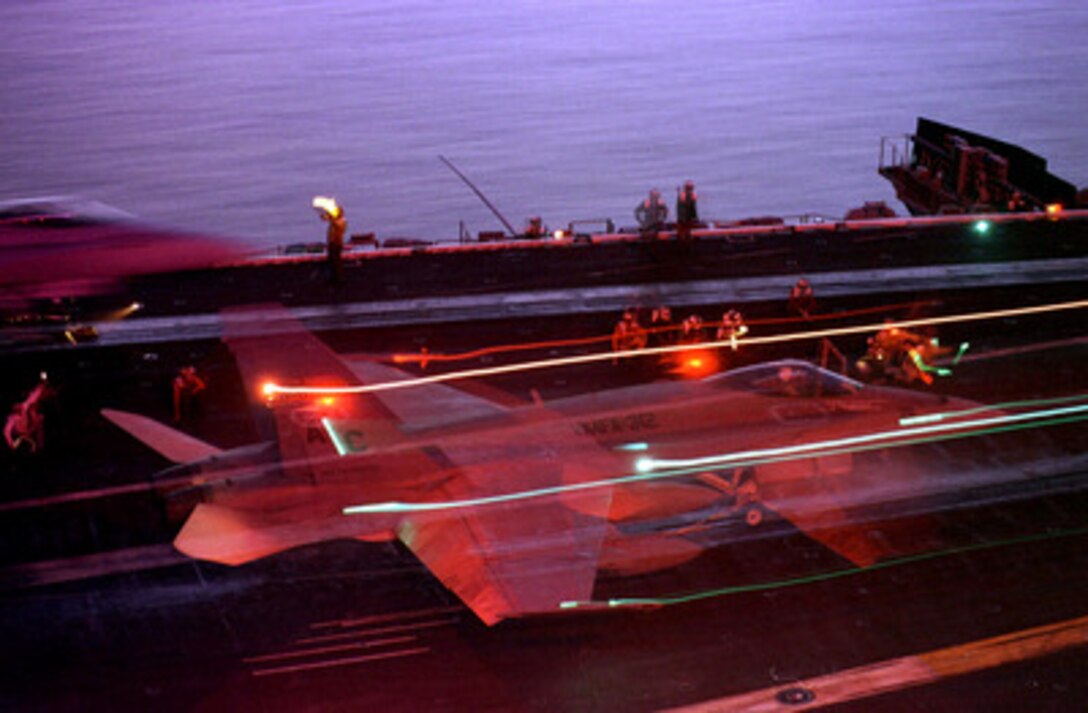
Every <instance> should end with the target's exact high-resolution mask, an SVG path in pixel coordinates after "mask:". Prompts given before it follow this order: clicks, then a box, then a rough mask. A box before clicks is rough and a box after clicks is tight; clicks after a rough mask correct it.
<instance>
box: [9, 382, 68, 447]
mask: <svg viewBox="0 0 1088 713" xmlns="http://www.w3.org/2000/svg"><path fill="white" fill-rule="evenodd" d="M55 395H56V392H55V391H54V390H53V387H52V386H51V385H50V384H49V379H48V377H47V376H46V374H45V372H44V371H43V372H42V375H41V380H40V381H39V382H38V385H37V386H35V387H34V388H33V389H32V390H31V392H30V394H29V395H27V397H26V399H24V400H23V401H21V402H19V403H17V404H15V405H14V406H13V407H12V409H11V413H10V414H8V418H7V421H6V422H5V423H4V440H5V441H7V444H8V447H9V448H11V450H13V451H15V452H16V453H19V452H26V453H37V452H38V451H40V450H42V448H43V447H44V446H45V409H46V408H47V402H49V401H50V400H51V399H52V398H53V397H54V396H55Z"/></svg>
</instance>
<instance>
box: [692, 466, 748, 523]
mask: <svg viewBox="0 0 1088 713" xmlns="http://www.w3.org/2000/svg"><path fill="white" fill-rule="evenodd" d="M696 477H697V478H698V479H699V480H700V481H702V482H703V483H706V484H707V485H709V486H710V487H712V488H714V489H715V490H719V491H721V492H722V493H724V494H725V495H726V496H728V497H730V498H732V499H733V502H732V504H731V506H730V508H729V513H730V514H733V513H740V514H742V515H743V516H744V521H745V522H746V523H747V524H748V525H749V526H750V527H757V526H758V525H759V524H761V523H762V522H763V508H762V507H761V506H760V500H759V485H758V484H757V483H756V478H755V469H754V468H735V469H734V470H733V471H732V472H730V473H728V474H727V475H724V476H723V475H721V474H718V473H711V472H707V473H700V474H699V475H697V476H696Z"/></svg>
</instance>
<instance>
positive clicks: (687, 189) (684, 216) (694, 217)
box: [676, 180, 699, 240]
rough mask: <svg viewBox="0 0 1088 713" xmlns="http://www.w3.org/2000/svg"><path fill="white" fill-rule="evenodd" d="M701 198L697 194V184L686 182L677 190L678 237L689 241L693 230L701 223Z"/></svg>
mask: <svg viewBox="0 0 1088 713" xmlns="http://www.w3.org/2000/svg"><path fill="white" fill-rule="evenodd" d="M698 201H699V197H698V195H696V193H695V182H694V181H690V180H689V181H684V186H683V188H678V189H677V190H676V237H677V238H679V239H681V240H687V239H688V238H690V237H691V229H692V228H693V227H695V224H696V223H697V222H698V221H699V205H698Z"/></svg>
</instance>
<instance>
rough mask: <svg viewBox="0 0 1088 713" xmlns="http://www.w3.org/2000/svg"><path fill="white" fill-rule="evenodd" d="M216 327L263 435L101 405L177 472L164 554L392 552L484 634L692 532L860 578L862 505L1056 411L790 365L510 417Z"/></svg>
mask: <svg viewBox="0 0 1088 713" xmlns="http://www.w3.org/2000/svg"><path fill="white" fill-rule="evenodd" d="M224 334H225V337H224V338H225V340H226V342H227V343H228V344H229V346H230V348H231V349H232V351H233V353H234V356H235V358H236V361H237V364H238V367H239V369H240V371H241V373H242V375H243V377H244V380H245V382H246V387H247V389H248V390H249V391H250V393H251V394H252V395H253V398H254V403H255V404H256V405H257V406H258V407H259V408H260V409H264V413H265V414H266V415H267V416H268V417H269V420H270V421H271V422H273V423H274V438H273V439H272V440H270V441H269V442H268V443H266V444H263V445H255V446H252V447H247V448H245V449H241V450H238V451H232V452H223V451H220V450H219V449H217V448H215V447H214V446H212V445H210V444H206V443H203V442H201V441H198V440H196V439H194V438H191V437H189V436H187V435H185V434H182V433H179V432H177V431H175V430H173V429H170V428H169V427H167V426H164V425H161V424H158V423H156V422H154V421H152V420H150V419H147V418H145V417H142V416H138V415H135V414H129V413H124V412H120V411H114V410H104V411H103V413H104V415H105V416H106V417H107V418H108V419H109V420H111V421H112V422H113V423H115V424H117V425H118V426H120V427H121V428H123V429H125V430H126V431H128V432H129V433H130V434H132V435H133V436H135V437H137V438H138V439H140V440H141V441H143V442H144V443H146V444H147V445H148V446H150V447H152V448H154V449H155V450H157V451H158V452H160V453H161V454H162V455H164V456H165V457H166V458H168V459H170V460H172V461H174V462H176V463H179V464H180V465H178V466H176V467H174V468H172V469H168V470H167V471H164V472H163V473H162V474H161V475H160V482H162V483H163V484H164V486H166V485H170V486H171V487H174V488H175V489H178V490H181V491H184V492H188V493H189V494H190V495H192V494H196V495H197V496H198V499H199V500H200V502H199V504H197V505H196V506H195V509H193V510H192V513H191V515H189V516H188V519H187V520H186V522H185V524H184V526H183V527H182V528H181V530H180V532H179V534H178V535H177V537H176V539H175V541H174V544H175V546H176V548H177V549H178V550H180V551H181V552H183V553H185V554H187V555H189V556H191V557H194V558H198V559H202V560H209V561H213V562H218V563H223V564H228V565H241V564H243V563H246V562H250V561H253V560H256V559H258V558H262V557H266V556H269V555H273V554H275V553H278V552H283V551H285V550H288V549H290V548H295V547H299V546H303V545H308V544H313V543H318V542H322V541H326V540H331V539H337V538H356V539H359V540H362V541H367V542H383V541H392V540H397V541H400V542H401V543H403V545H404V546H405V547H406V548H407V549H408V550H410V551H411V552H412V553H413V554H414V555H415V557H417V558H418V560H419V561H420V562H421V563H422V564H423V565H425V566H426V568H427V569H428V570H429V571H430V572H431V573H432V574H433V575H434V576H435V577H437V579H438V580H440V581H441V582H442V583H443V584H444V585H445V586H446V587H447V588H448V589H449V590H450V591H451V592H452V593H453V594H455V595H456V596H457V597H458V598H459V599H460V600H461V601H462V602H463V603H464V604H465V605H466V606H467V607H468V608H470V609H471V610H472V611H473V612H474V613H475V614H476V615H477V616H478V617H479V619H480V620H482V621H483V622H485V623H486V624H488V625H493V624H496V623H498V622H500V621H502V620H504V619H510V618H515V617H524V616H529V615H537V614H547V613H559V612H563V611H567V610H570V609H573V608H578V607H577V605H578V604H579V603H585V602H592V601H593V591H594V585H595V582H596V581H597V577H598V574H599V573H602V572H614V573H619V574H621V575H625V574H632V573H641V572H649V571H657V570H661V569H664V568H668V567H673V566H676V565H678V564H680V563H683V562H687V561H689V560H692V559H693V558H695V557H697V556H699V554H700V553H701V552H703V551H704V550H705V549H706V547H707V541H706V539H705V538H702V539H701V538H700V537H699V535H700V533H704V534H705V532H706V531H708V530H715V529H716V528H718V529H720V526H721V525H723V524H724V523H731V524H732V525H735V527H733V528H732V529H731V530H729V531H732V532H735V531H736V530H737V529H738V528H739V529H740V530H741V531H745V530H751V531H756V530H758V529H759V528H762V527H766V526H767V523H768V522H770V520H772V519H773V520H775V521H777V522H786V523H789V524H791V525H792V526H793V527H795V528H796V529H797V530H800V531H801V532H803V533H805V534H806V535H808V536H809V537H811V538H813V539H814V540H816V541H817V542H819V543H822V544H823V545H825V546H826V547H828V548H830V550H832V551H833V552H835V553H837V554H838V555H839V556H841V557H842V558H844V560H848V561H849V562H850V563H852V564H853V565H856V566H861V567H864V566H869V565H872V564H873V563H876V562H878V561H879V560H881V558H884V557H888V556H891V555H895V554H900V552H898V551H896V550H895V547H894V546H893V545H892V544H891V543H889V542H888V541H887V539H885V538H882V537H881V536H880V532H879V527H878V526H876V525H874V524H873V522H872V521H871V520H867V519H865V518H864V517H862V516H861V515H859V513H862V512H863V511H865V509H866V508H871V507H873V506H878V507H886V506H887V505H888V504H889V503H895V502H906V501H908V500H911V499H916V498H918V497H921V496H924V495H926V494H927V493H933V492H940V491H942V490H947V489H949V488H964V487H968V486H970V485H972V484H978V483H980V482H989V481H990V480H992V479H995V478H1004V479H1009V478H1017V477H1024V473H1023V471H1021V470H1019V469H1016V468H1013V469H1012V470H1010V471H1009V472H1001V471H1002V468H1003V467H1004V466H1001V465H995V464H992V463H991V464H989V465H988V466H987V467H986V468H985V469H979V468H975V467H973V466H970V465H964V464H966V463H969V462H971V460H972V459H971V457H966V458H964V459H963V463H961V464H959V465H956V466H955V467H950V466H949V463H948V458H949V457H954V456H955V453H954V448H953V449H952V451H949V450H948V449H947V448H945V449H944V450H943V451H942V453H941V455H940V457H941V458H943V459H944V460H943V461H942V462H941V464H940V469H938V468H937V466H935V462H936V461H934V460H932V458H933V457H935V456H934V455H933V454H932V453H930V452H929V451H927V448H929V447H930V445H929V444H932V443H934V442H939V443H942V444H950V443H951V444H954V443H956V442H958V441H960V439H964V438H967V437H974V438H983V439H984V438H987V437H989V435H988V434H991V433H993V432H994V431H996V430H997V429H999V428H1002V427H1005V426H1007V424H1008V423H1010V421H1009V420H1010V419H1011V420H1012V421H1011V422H1015V423H1018V424H1032V423H1036V424H1040V425H1041V424H1043V423H1046V422H1048V421H1047V420H1048V419H1050V420H1052V421H1053V420H1055V419H1058V418H1067V417H1068V415H1067V414H1064V413H1063V414H1055V413H1052V412H1053V411H1054V409H1049V410H1045V409H1044V410H1042V411H1033V412H1024V413H1019V414H1018V413H1010V412H1008V411H1003V410H998V409H993V408H989V407H985V406H982V405H980V404H977V403H974V402H969V401H964V400H959V399H953V398H945V397H942V396H938V395H934V394H931V393H919V392H912V391H907V390H904V389H900V388H893V387H874V386H867V385H863V384H861V383H859V382H856V381H854V380H852V379H849V378H846V377H844V376H841V375H838V374H835V373H832V372H829V371H826V370H824V369H821V368H819V367H817V366H814V365H812V364H809V363H807V362H803V361H796V360H786V361H776V362H771V363H764V364H759V365H755V366H751V367H746V368H739V369H736V370H733V371H730V372H727V373H723V374H716V375H713V376H710V377H707V378H704V379H701V380H698V381H667V382H657V383H650V384H645V385H638V386H631V387H626V388H622V389H618V390H612V391H602V392H598V393H590V394H588V395H582V396H576V397H570V398H564V399H561V400H555V401H551V402H547V403H545V402H540V401H539V400H536V401H534V402H532V403H527V404H524V405H517V406H515V405H511V404H510V403H508V402H504V400H502V399H492V398H484V397H482V396H480V395H477V394H474V393H469V392H468V391H467V390H465V389H462V388H457V387H454V386H451V385H449V384H443V383H422V384H421V383H418V381H419V380H418V379H415V380H413V379H412V378H411V377H409V376H408V375H407V374H405V373H403V372H400V371H398V370H396V369H393V368H391V367H387V366H383V365H381V364H379V363H376V362H365V361H361V362H356V361H352V362H348V361H345V360H343V359H341V358H340V357H339V356H338V355H337V354H335V353H334V352H333V351H332V350H330V349H329V348H328V347H327V346H326V345H325V344H324V343H323V342H321V341H320V340H319V339H317V338H316V337H315V336H314V335H312V334H310V333H308V332H306V331H305V330H303V329H302V328H301V326H299V325H297V323H293V322H290V321H289V320H284V319H281V318H279V317H273V318H262V319H254V318H253V317H252V315H248V316H245V318H243V316H242V315H240V314H232V315H225V316H224ZM1063 408H1064V406H1063ZM1077 408H1080V409H1082V410H1083V408H1084V406H1083V404H1081V405H1079V406H1077ZM1078 413H1079V412H1078ZM270 430H272V429H270ZM975 447H978V445H977V443H976V446H975ZM949 453H951V456H950V455H949ZM974 460H978V459H974ZM961 466H962V467H961ZM927 484H928V485H927ZM727 529H728V528H727Z"/></svg>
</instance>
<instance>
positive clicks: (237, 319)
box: [222, 305, 401, 479]
mask: <svg viewBox="0 0 1088 713" xmlns="http://www.w3.org/2000/svg"><path fill="white" fill-rule="evenodd" d="M222 319H223V339H224V341H225V342H226V343H227V345H228V346H229V347H230V349H231V351H232V352H233V353H234V357H235V360H236V361H237V364H238V370H239V372H240V373H241V375H242V378H243V381H244V383H245V387H246V391H247V393H248V394H249V397H250V399H251V400H252V401H255V402H258V403H262V404H264V405H265V406H266V407H267V408H269V409H271V411H272V416H273V420H274V423H275V429H276V437H277V439H278V441H279V447H280V455H281V457H282V459H283V461H284V467H285V469H286V470H287V472H288V473H291V474H294V475H299V476H309V477H313V478H315V479H320V477H321V471H322V469H323V468H326V467H334V464H335V459H336V458H337V456H338V455H339V451H338V450H337V446H336V443H335V442H334V441H333V439H332V438H331V436H330V433H329V430H328V429H327V428H326V427H325V423H326V422H327V421H332V420H351V421H353V422H355V423H356V424H357V427H359V428H360V429H361V432H362V433H363V435H364V437H365V438H364V441H363V442H365V444H366V445H367V447H374V446H378V445H386V444H389V443H395V442H397V441H399V440H400V439H401V434H400V430H399V428H398V425H399V423H398V420H397V419H396V417H395V416H394V415H393V414H392V412H390V411H389V409H387V408H386V407H385V405H384V404H383V403H382V402H381V401H380V400H379V399H378V397H376V396H374V395H372V394H331V393H330V394H321V393H308V394H277V395H275V396H274V397H268V396H267V392H266V386H267V385H268V384H276V385H278V386H286V387H298V386H305V387H316V388H321V387H331V388H339V387H345V386H359V385H360V383H359V381H358V378H357V377H356V376H355V374H354V373H352V371H351V369H349V368H348V367H347V366H346V365H345V364H344V363H343V361H341V359H340V357H339V356H338V355H337V354H336V353H335V352H333V351H332V350H331V349H329V347H327V346H326V345H325V344H324V343H323V342H322V341H321V340H320V339H318V338H317V337H316V336H314V335H313V334H311V333H310V332H309V331H307V330H306V329H305V328H304V327H303V326H302V325H301V324H300V323H299V322H298V320H296V319H295V318H294V317H292V316H291V315H290V314H289V313H288V312H287V310H285V309H284V308H282V307H280V306H278V305H277V306H275V307H265V308H259V309H254V308H248V309H245V310H242V309H237V310H228V311H225V312H223V313H222Z"/></svg>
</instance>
